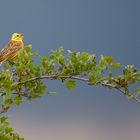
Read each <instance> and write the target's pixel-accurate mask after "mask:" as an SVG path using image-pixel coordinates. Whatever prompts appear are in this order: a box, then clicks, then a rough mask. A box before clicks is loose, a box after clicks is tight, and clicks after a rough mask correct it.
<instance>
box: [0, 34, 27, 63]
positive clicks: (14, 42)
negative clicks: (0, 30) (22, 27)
mask: <svg viewBox="0 0 140 140" xmlns="http://www.w3.org/2000/svg"><path fill="white" fill-rule="evenodd" d="M23 46H24V43H23V35H22V34H19V33H13V34H12V37H11V40H10V41H9V42H8V44H7V45H6V46H5V48H3V49H2V50H1V52H0V63H2V62H4V61H9V62H11V63H13V62H14V61H15V60H16V58H17V53H18V52H19V51H20V50H22V48H23Z"/></svg>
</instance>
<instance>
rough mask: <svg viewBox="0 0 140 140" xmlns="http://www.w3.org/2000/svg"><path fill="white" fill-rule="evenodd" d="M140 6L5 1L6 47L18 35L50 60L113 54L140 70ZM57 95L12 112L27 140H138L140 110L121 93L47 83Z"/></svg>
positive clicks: (1, 23) (1, 4)
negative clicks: (60, 55) (72, 54)
mask: <svg viewBox="0 0 140 140" xmlns="http://www.w3.org/2000/svg"><path fill="white" fill-rule="evenodd" d="M139 7H140V2H139V1H137V0H22V1H20V0H12V1H9V0H1V1H0V46H1V48H2V47H3V46H4V45H5V44H6V42H8V40H9V38H10V36H11V34H12V33H13V32H19V33H23V34H24V36H25V38H24V42H25V45H28V44H32V45H33V51H36V50H38V51H39V53H40V54H41V55H48V54H49V53H50V50H51V49H57V48H58V47H59V46H61V45H63V46H64V49H65V50H68V49H70V50H76V51H87V52H89V53H95V54H96V55H98V56H100V55H101V54H104V55H112V56H113V57H114V58H115V59H116V60H117V61H119V62H121V63H122V64H124V65H127V64H134V65H135V66H136V67H139V68H140V63H139V59H140V55H139V53H140V8H139ZM46 84H47V85H48V86H49V90H50V91H57V92H59V94H57V95H54V96H48V95H46V96H43V98H41V99H38V100H34V101H32V102H26V103H23V104H22V105H21V106H19V107H12V109H11V110H10V111H9V113H8V114H9V115H10V117H9V121H10V122H11V125H12V126H13V127H14V128H15V130H16V131H17V132H19V133H20V134H21V135H23V136H24V137H25V138H26V139H27V140H38V139H44V140H56V139H57V140H59V139H60V140H66V139H67V140H71V139H73V140H93V139H94V140H116V139H120V140H123V139H127V140H129V139H130V140H132V139H133V140H138V139H139V137H140V134H139V130H140V122H139V118H140V105H138V104H137V103H135V102H133V101H128V100H127V99H126V98H125V97H123V96H122V95H121V94H120V93H119V92H117V91H114V90H108V89H105V88H101V87H90V86H86V85H85V84H84V83H82V82H79V83H78V85H77V87H76V88H75V89H74V90H73V91H72V92H68V91H67V90H66V89H65V88H64V86H63V85H62V83H59V82H55V81H53V82H50V81H46Z"/></svg>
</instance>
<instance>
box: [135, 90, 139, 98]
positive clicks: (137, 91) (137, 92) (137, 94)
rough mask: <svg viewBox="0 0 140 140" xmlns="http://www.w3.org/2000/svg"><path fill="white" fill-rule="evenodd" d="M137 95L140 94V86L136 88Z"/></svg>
mask: <svg viewBox="0 0 140 140" xmlns="http://www.w3.org/2000/svg"><path fill="white" fill-rule="evenodd" d="M135 93H136V96H140V88H138V89H136V90H135Z"/></svg>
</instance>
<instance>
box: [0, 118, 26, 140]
mask: <svg viewBox="0 0 140 140" xmlns="http://www.w3.org/2000/svg"><path fill="white" fill-rule="evenodd" d="M0 140H24V138H21V137H20V136H19V135H18V134H17V133H14V131H13V129H12V128H11V127H10V126H9V123H8V122H7V117H1V118H0Z"/></svg>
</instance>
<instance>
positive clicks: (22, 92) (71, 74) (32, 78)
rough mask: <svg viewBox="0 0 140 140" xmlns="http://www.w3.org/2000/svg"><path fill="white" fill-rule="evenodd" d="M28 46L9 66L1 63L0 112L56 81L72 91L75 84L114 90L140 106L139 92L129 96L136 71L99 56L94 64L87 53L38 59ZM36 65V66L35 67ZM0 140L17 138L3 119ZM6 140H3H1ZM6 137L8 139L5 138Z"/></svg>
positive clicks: (139, 78)
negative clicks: (118, 72) (47, 80)
mask: <svg viewBox="0 0 140 140" xmlns="http://www.w3.org/2000/svg"><path fill="white" fill-rule="evenodd" d="M31 48H32V47H31V46H25V47H24V50H23V51H21V52H20V53H19V54H18V59H17V61H15V62H14V64H13V65H11V64H9V63H8V62H4V63H3V64H2V67H1V69H0V97H1V98H0V103H1V112H0V113H3V112H5V111H7V110H8V109H9V108H10V107H11V105H19V104H20V103H22V102H23V101H24V100H25V99H28V100H32V99H35V98H39V97H40V96H41V95H42V94H44V93H48V94H50V93H51V92H47V85H46V84H45V82H44V81H43V79H49V80H60V81H61V82H63V83H64V85H65V86H66V87H67V88H68V89H69V90H72V89H73V88H74V87H75V85H76V81H78V80H79V81H83V82H85V83H87V84H89V85H91V86H92V85H100V86H104V87H108V88H115V89H117V90H118V91H120V92H122V93H123V94H124V95H125V96H127V97H129V98H131V99H134V100H135V101H137V102H138V103H140V101H139V99H138V96H140V88H138V89H136V90H135V91H134V92H133V93H134V95H132V94H131V92H130V90H129V85H130V84H135V83H138V82H139V81H140V71H139V70H138V69H136V68H134V67H133V66H132V65H128V66H126V67H122V66H121V64H120V63H118V62H116V61H115V60H114V58H113V57H111V56H101V57H100V59H99V60H98V61H97V60H96V56H95V55H94V54H89V53H87V52H82V53H80V52H72V51H70V50H68V55H67V56H65V55H63V48H62V47H60V48H59V49H58V50H55V51H52V52H51V54H50V55H49V56H48V57H47V56H40V55H38V53H37V52H34V53H32V52H31ZM37 62H38V63H37ZM113 69H119V70H120V73H121V74H120V75H116V74H113V72H112V70H113ZM0 123H1V124H0V127H1V128H0V139H2V138H1V137H3V139H2V140H6V139H8V140H10V139H11V140H12V138H13V137H14V140H16V139H18V140H20V138H19V137H18V135H16V134H14V133H13V131H12V129H11V128H9V126H8V123H7V122H6V118H5V117H2V118H1V119H0ZM5 137H6V138H5ZM7 137H8V138H7Z"/></svg>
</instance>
